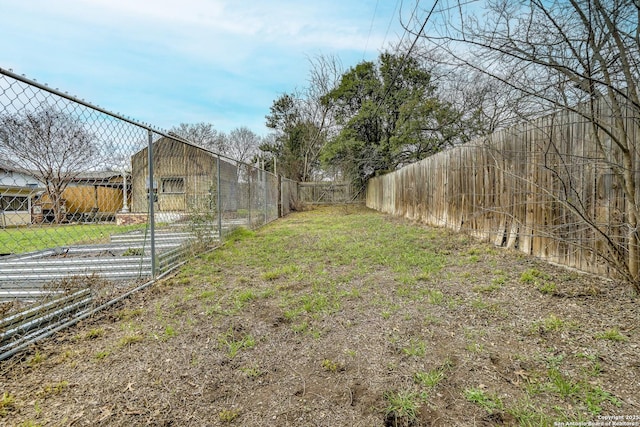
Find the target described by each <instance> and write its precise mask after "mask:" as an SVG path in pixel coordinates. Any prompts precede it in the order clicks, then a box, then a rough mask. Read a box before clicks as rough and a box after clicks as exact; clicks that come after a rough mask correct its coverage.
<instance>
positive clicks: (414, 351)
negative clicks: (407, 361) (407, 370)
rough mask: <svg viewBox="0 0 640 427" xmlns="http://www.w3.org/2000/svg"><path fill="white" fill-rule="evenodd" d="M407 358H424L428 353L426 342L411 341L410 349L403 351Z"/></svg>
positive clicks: (406, 348)
mask: <svg viewBox="0 0 640 427" xmlns="http://www.w3.org/2000/svg"><path fill="white" fill-rule="evenodd" d="M402 352H403V353H404V354H406V355H407V356H415V357H423V356H424V355H425V354H426V353H427V345H426V344H425V342H424V341H418V340H414V339H411V340H410V341H409V345H408V347H405V348H403V349H402Z"/></svg>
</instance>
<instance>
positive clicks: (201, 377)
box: [0, 206, 640, 427]
mask: <svg viewBox="0 0 640 427" xmlns="http://www.w3.org/2000/svg"><path fill="white" fill-rule="evenodd" d="M637 307H638V297H637V296H636V295H634V294H633V293H632V292H630V290H629V288H625V287H623V286H621V285H619V284H616V283H610V282H606V281H600V280H598V279H595V278H593V277H590V276H587V275H574V274H571V273H568V272H567V271H566V270H563V269H561V268H557V267H553V266H550V265H547V264H545V263H543V262H541V261H538V260H535V259H532V258H530V257H527V256H525V255H523V254H521V253H517V252H512V251H509V250H502V249H496V248H494V247H493V246H490V245H486V244H483V243H479V242H477V241H475V240H473V239H472V238H470V237H468V236H465V235H460V234H454V233H452V232H449V231H447V230H442V229H434V228H430V227H425V226H420V225H417V224H414V223H410V222H407V221H403V220H398V219H393V218H389V217H387V216H384V215H381V214H379V213H376V212H373V211H370V210H367V209H363V208H361V207H353V206H351V207H349V208H348V209H346V210H345V208H343V207H327V208H319V209H315V210H312V211H306V212H301V213H295V214H292V215H290V216H289V217H287V218H284V219H281V220H278V221H276V222H275V223H272V224H270V225H268V226H265V227H263V228H262V229H260V230H257V231H249V230H245V229H240V230H236V231H234V232H233V233H231V234H230V235H229V236H228V240H227V242H226V244H224V245H223V246H222V247H221V248H219V249H217V250H215V251H212V252H209V253H207V254H204V255H201V256H200V257H199V258H197V259H194V260H192V261H190V262H189V263H187V264H185V265H184V267H183V268H182V269H181V271H180V272H179V273H178V274H176V275H174V276H172V277H169V278H167V279H165V280H162V281H160V282H158V283H156V284H154V285H153V286H151V287H149V288H147V289H146V290H144V291H142V292H139V293H136V294H134V295H132V296H131V297H130V298H129V299H127V300H126V301H124V302H122V303H120V304H118V306H117V307H115V308H113V309H112V310H110V311H106V312H103V313H101V314H100V315H98V316H95V317H92V318H90V319H87V320H85V321H83V322H81V324H79V325H78V326H77V327H76V328H74V329H73V330H69V331H66V332H63V333H60V334H56V335H55V336H54V337H53V338H52V339H51V340H47V341H45V342H43V343H41V344H39V345H38V346H37V347H36V348H34V349H30V350H29V352H28V353H26V355H24V356H18V357H15V358H13V359H11V360H8V361H5V362H2V364H0V368H1V372H0V390H3V391H4V393H5V394H4V395H3V399H2V401H3V402H4V403H0V413H3V414H4V415H2V418H0V424H2V425H91V424H95V425H109V426H130V425H148V424H154V425H169V424H172V425H213V426H221V425H242V426H249V427H256V426H262V425H283V426H314V425H338V426H346V425H349V426H351V425H354V426H362V427H364V426H380V427H382V426H421V425H455V426H463V427H465V426H477V425H501V424H502V425H522V426H539V425H553V423H554V422H588V421H593V420H595V419H596V417H597V416H598V415H625V414H630V413H634V411H635V408H636V406H634V405H636V404H637V397H636V396H637V395H638V383H637V378H638V377H640V371H639V368H638V364H637V342H639V341H640V336H639V335H638V334H639V333H640V332H639V331H638V330H637V328H635V325H636V324H637V323H638V312H637Z"/></svg>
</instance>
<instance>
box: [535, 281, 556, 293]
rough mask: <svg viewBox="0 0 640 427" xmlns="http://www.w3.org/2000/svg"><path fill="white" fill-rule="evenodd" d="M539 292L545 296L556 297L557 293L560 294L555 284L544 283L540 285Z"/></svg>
mask: <svg viewBox="0 0 640 427" xmlns="http://www.w3.org/2000/svg"><path fill="white" fill-rule="evenodd" d="M538 290H539V291H540V293H543V294H545V295H554V294H555V293H556V292H558V287H557V286H556V284H555V283H553V282H544V283H542V284H540V285H538Z"/></svg>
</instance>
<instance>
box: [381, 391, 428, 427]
mask: <svg viewBox="0 0 640 427" xmlns="http://www.w3.org/2000/svg"><path fill="white" fill-rule="evenodd" d="M384 399H385V400H386V401H387V407H386V408H385V415H386V418H387V420H397V419H399V418H400V419H406V421H407V422H406V425H413V423H414V422H415V420H416V415H417V411H418V408H420V397H419V396H418V394H417V393H414V392H410V391H398V392H387V393H385V394H384ZM388 425H399V424H397V423H396V424H388Z"/></svg>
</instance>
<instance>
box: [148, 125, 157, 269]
mask: <svg viewBox="0 0 640 427" xmlns="http://www.w3.org/2000/svg"><path fill="white" fill-rule="evenodd" d="M147 134H148V135H149V145H148V148H147V152H148V154H149V156H148V162H149V236H150V245H151V248H150V250H151V277H153V278H154V279H155V277H156V221H155V215H154V211H155V209H154V206H153V204H154V202H155V193H154V190H155V188H154V185H153V132H152V131H151V130H147Z"/></svg>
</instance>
